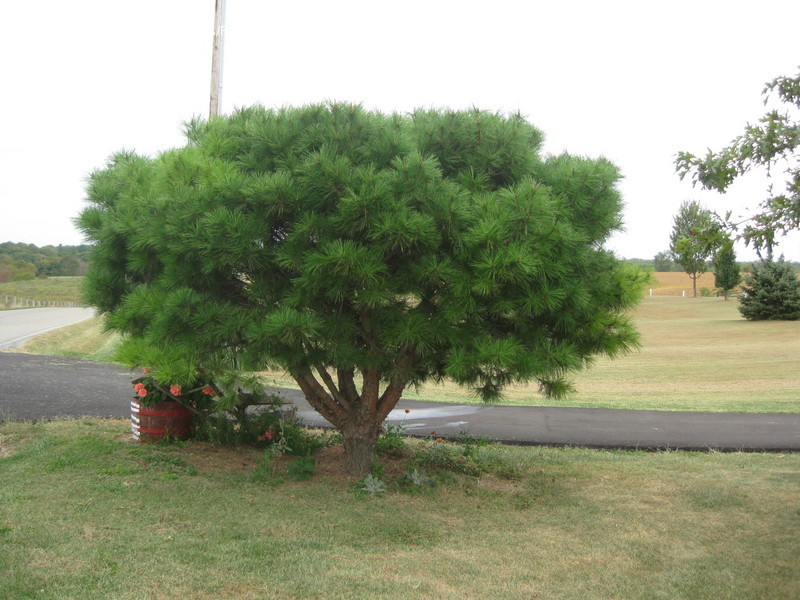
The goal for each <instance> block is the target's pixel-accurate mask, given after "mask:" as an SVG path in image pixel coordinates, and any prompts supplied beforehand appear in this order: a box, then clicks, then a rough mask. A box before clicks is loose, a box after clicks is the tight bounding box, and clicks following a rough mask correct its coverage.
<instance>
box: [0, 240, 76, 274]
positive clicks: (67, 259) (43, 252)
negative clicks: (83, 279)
mask: <svg viewBox="0 0 800 600" xmlns="http://www.w3.org/2000/svg"><path fill="white" fill-rule="evenodd" d="M90 249H91V246H90V245H88V244H82V245H80V246H64V245H58V246H42V247H39V246H37V245H36V244H24V243H16V242H3V243H1V244H0V283H3V282H6V281H25V280H27V279H35V278H37V277H55V276H65V275H84V274H85V273H86V269H87V268H88V266H89V250H90Z"/></svg>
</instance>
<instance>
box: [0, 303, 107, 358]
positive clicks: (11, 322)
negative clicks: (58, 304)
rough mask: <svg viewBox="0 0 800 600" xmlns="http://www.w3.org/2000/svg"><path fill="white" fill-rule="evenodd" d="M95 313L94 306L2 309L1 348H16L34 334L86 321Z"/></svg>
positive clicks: (0, 314) (0, 323) (0, 322)
mask: <svg viewBox="0 0 800 600" xmlns="http://www.w3.org/2000/svg"><path fill="white" fill-rule="evenodd" d="M93 315H94V309H93V308H25V309H21V310H0V350H5V349H8V348H14V347H16V346H19V345H20V344H22V343H23V342H24V341H25V340H28V339H30V338H32V337H34V336H37V335H39V334H42V333H46V332H48V331H52V330H53V329H58V328H59V327H65V326H66V325H72V324H73V323H78V322H80V321H84V320H86V319H88V318H90V317H92V316H93Z"/></svg>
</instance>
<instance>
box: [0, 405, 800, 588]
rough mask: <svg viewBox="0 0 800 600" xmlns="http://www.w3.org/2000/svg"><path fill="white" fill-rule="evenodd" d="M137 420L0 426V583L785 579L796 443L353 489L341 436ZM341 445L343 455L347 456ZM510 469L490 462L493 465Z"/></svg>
mask: <svg viewBox="0 0 800 600" xmlns="http://www.w3.org/2000/svg"><path fill="white" fill-rule="evenodd" d="M127 426H128V424H127V422H124V421H103V420H70V421H56V422H50V423H37V424H30V423H5V424H3V426H2V428H0V436H2V439H1V440H0V444H2V445H3V447H4V448H5V450H4V455H3V456H4V457H3V458H0V481H3V485H2V486H0V545H2V548H3V551H2V552H0V597H3V598H39V599H41V600H49V599H58V600H64V599H71V598H75V599H77V598H88V597H98V598H99V597H103V598H116V599H117V600H126V599H134V598H148V599H151V600H155V599H161V598H197V599H206V598H208V599H211V598H214V599H236V600H242V599H248V598H250V599H255V598H258V599H269V598H274V599H277V598H295V599H300V598H303V599H304V598H348V599H353V600H355V599H361V598H363V599H369V600H372V599H373V598H384V599H387V600H391V599H394V598H398V599H400V598H403V599H405V598H412V597H413V598H420V599H437V600H447V599H459V600H460V599H463V598H487V597H491V598H494V599H498V600H502V599H518V598H548V599H551V600H558V599H573V598H581V599H583V600H592V599H600V598H638V599H654V600H655V599H669V600H681V599H701V598H715V599H716V600H725V599H731V600H733V599H736V600H742V599H755V598H764V599H767V598H769V599H770V600H772V599H781V598H787V599H788V598H792V597H795V595H796V592H797V590H798V589H800V571H798V569H797V564H799V563H800V512H798V507H797V504H796V497H797V489H798V482H799V481H800V454H793V455H776V454H737V453H733V454H719V453H687V452H666V453H642V452H621V451H620V452H613V451H612V452H608V451H593V450H585V449H556V448H515V447H503V446H489V447H485V448H482V449H481V450H482V452H484V453H485V455H484V457H483V459H484V460H486V461H488V462H494V463H495V464H497V465H499V466H500V467H503V469H504V470H505V471H506V472H509V473H511V474H512V476H511V477H510V478H502V477H499V476H496V475H484V476H483V477H468V476H454V477H453V478H451V479H450V480H445V481H444V482H442V483H440V485H438V486H437V487H435V488H432V489H431V490H429V491H426V492H424V493H422V494H417V495H411V494H408V493H405V492H403V491H401V490H400V489H399V488H396V487H395V486H394V485H393V484H392V483H391V481H392V474H391V473H389V472H387V474H386V475H385V476H384V478H385V479H386V480H387V482H389V491H388V493H387V494H385V496H380V497H365V496H358V495H354V493H353V491H352V481H350V480H348V479H347V478H346V477H342V476H341V469H340V468H338V467H337V465H338V464H339V463H340V462H341V456H342V455H341V453H340V452H337V451H336V448H331V449H328V450H327V451H324V452H325V453H323V454H321V455H320V456H318V460H317V471H316V475H315V476H314V479H313V480H312V481H310V482H303V483H297V482H291V481H287V482H284V483H282V484H279V485H278V484H265V483H256V482H255V481H254V478H253V475H254V471H255V469H256V468H257V466H258V461H259V459H260V454H259V452H258V451H254V450H248V449H225V448H218V447H213V446H209V445H207V444H201V443H193V442H190V443H187V444H185V445H159V444H154V445H142V444H137V443H132V442H130V441H129V440H128V436H126V435H125V434H126V431H127ZM337 461H338V462H337ZM503 469H500V468H498V472H500V471H502V470H503Z"/></svg>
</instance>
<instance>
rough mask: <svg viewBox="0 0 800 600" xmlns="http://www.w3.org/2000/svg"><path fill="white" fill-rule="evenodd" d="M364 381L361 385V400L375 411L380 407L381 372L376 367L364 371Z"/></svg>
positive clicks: (370, 409)
mask: <svg viewBox="0 0 800 600" xmlns="http://www.w3.org/2000/svg"><path fill="white" fill-rule="evenodd" d="M362 375H363V377H364V383H363V385H362V386H361V400H362V401H363V402H364V404H365V405H366V407H367V409H368V410H369V411H370V412H372V413H375V412H376V411H377V408H378V391H379V386H380V382H381V374H380V372H379V371H377V370H375V369H367V370H365V371H363V372H362Z"/></svg>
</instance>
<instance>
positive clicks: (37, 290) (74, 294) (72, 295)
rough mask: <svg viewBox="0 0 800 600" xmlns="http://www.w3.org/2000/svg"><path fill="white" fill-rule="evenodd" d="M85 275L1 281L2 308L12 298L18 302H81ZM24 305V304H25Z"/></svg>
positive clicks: (0, 307)
mask: <svg viewBox="0 0 800 600" xmlns="http://www.w3.org/2000/svg"><path fill="white" fill-rule="evenodd" d="M82 281H83V277H48V278H46V279H30V280H28V281H7V282H5V283H0V309H2V308H4V307H6V306H7V305H10V303H11V301H12V298H17V303H18V304H19V303H20V302H22V301H23V299H24V300H29V301H38V302H74V303H75V304H80V302H81V282H82ZM23 306H24V304H23Z"/></svg>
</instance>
